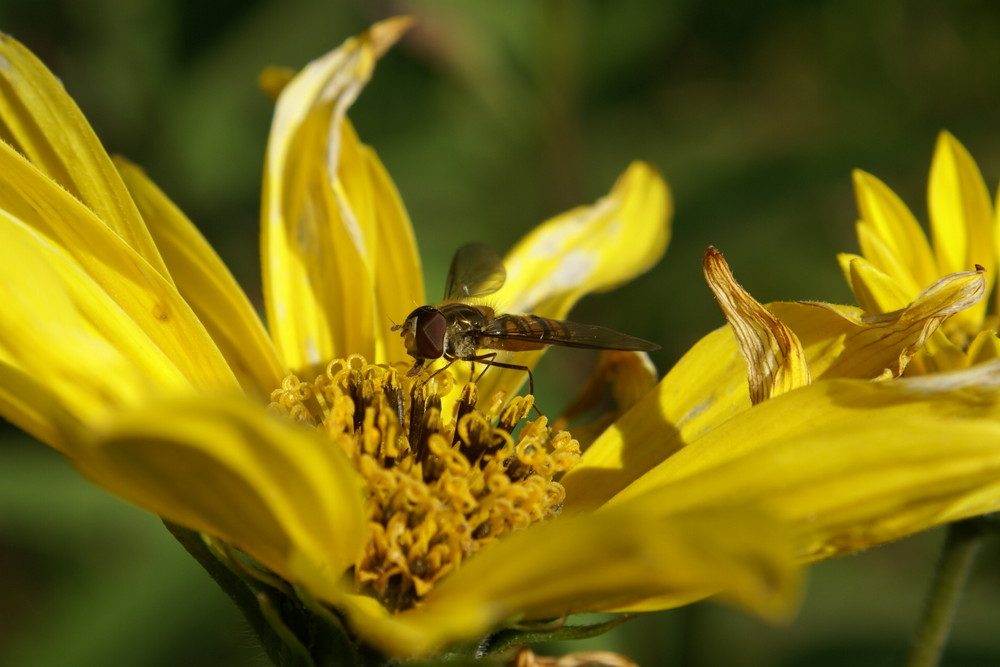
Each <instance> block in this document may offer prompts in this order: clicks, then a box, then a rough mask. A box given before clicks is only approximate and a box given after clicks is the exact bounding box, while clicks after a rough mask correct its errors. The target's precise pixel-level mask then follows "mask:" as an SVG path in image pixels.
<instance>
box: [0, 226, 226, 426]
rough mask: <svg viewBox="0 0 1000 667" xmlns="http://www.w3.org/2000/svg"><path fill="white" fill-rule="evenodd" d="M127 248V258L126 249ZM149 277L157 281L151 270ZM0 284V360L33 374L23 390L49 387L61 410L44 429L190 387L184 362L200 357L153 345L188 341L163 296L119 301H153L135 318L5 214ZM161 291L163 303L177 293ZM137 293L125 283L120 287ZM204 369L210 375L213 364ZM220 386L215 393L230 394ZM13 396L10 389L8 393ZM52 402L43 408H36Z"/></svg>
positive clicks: (192, 362) (56, 251) (139, 292)
mask: <svg viewBox="0 0 1000 667" xmlns="http://www.w3.org/2000/svg"><path fill="white" fill-rule="evenodd" d="M81 208H82V207H81ZM100 228H101V229H104V230H105V231H107V228H106V227H103V226H101V227H100ZM118 243H120V244H121V242H120V241H118ZM121 247H122V248H124V249H125V250H128V249H127V248H125V246H124V244H121ZM129 252H131V251H129ZM136 259H137V261H140V262H141V260H138V258H136ZM149 278H150V279H151V280H152V279H157V278H159V274H157V273H155V272H153V271H150V272H149ZM0 282H2V284H3V285H5V286H6V289H7V292H6V302H5V304H4V307H3V308H0V359H2V361H3V362H4V363H5V364H7V365H9V366H13V367H14V368H17V369H19V370H20V371H21V373H22V374H23V375H25V376H26V377H24V378H23V381H24V383H26V384H29V385H34V386H36V387H37V388H44V391H45V392H46V393H47V394H48V395H49V396H50V397H51V399H50V401H51V404H53V405H54V406H57V409H56V410H55V411H54V412H53V414H51V415H38V416H39V417H41V418H43V419H48V420H51V421H50V422H49V423H48V424H46V425H45V427H46V428H59V427H60V424H58V423H57V422H56V420H57V419H58V418H59V417H60V415H61V414H63V413H64V412H65V413H69V414H72V415H74V416H75V417H76V418H77V419H78V420H79V421H81V422H86V421H89V420H92V419H97V418H100V417H101V416H103V415H104V414H105V413H106V412H107V411H109V410H115V409H122V408H123V407H127V406H130V405H132V404H134V403H135V402H136V401H137V400H139V398H140V397H141V396H142V395H143V394H144V393H145V392H146V391H148V389H149V387H150V386H152V385H156V386H159V387H162V388H163V389H164V390H166V391H169V390H181V389H183V388H185V387H188V386H190V384H189V382H190V380H189V378H187V377H185V374H184V373H183V372H182V370H181V369H180V368H179V367H178V365H177V363H176V362H178V361H180V362H186V363H187V364H189V365H192V366H193V365H196V364H197V363H198V362H199V358H198V357H199V352H200V351H199V350H198V349H197V348H193V349H191V350H189V351H183V352H182V351H180V350H178V356H177V357H176V358H174V357H171V355H170V354H168V353H166V352H165V351H164V350H163V349H161V348H159V347H158V346H157V344H156V342H155V341H154V339H153V338H152V336H153V335H157V336H159V337H162V338H166V339H171V338H172V337H174V336H175V335H179V338H178V340H177V342H176V346H177V347H182V343H183V342H184V338H183V335H182V334H183V329H182V330H181V331H180V332H176V333H175V332H174V330H173V329H174V327H178V326H179V322H178V321H177V320H176V319H174V318H169V317H167V318H165V319H162V320H161V319H159V318H157V316H156V310H155V309H154V306H156V305H158V304H160V303H162V299H159V298H158V296H160V295H157V294H155V293H152V291H151V290H150V293H147V292H146V291H145V290H135V291H136V293H135V294H126V295H116V296H118V297H119V299H121V300H123V301H126V302H129V303H130V305H133V304H136V303H143V301H145V303H144V304H143V305H145V306H147V308H146V309H145V310H144V311H142V312H139V313H136V315H135V316H133V315H132V314H131V313H129V312H127V311H126V310H124V309H123V308H122V307H121V305H120V304H119V303H116V302H115V301H114V300H112V298H111V297H110V296H109V294H108V293H107V292H106V291H105V289H104V288H103V286H102V285H100V284H98V283H97V282H96V281H95V280H94V279H93V278H92V277H91V276H90V275H88V274H87V273H86V272H84V271H83V270H82V269H81V268H80V267H79V266H78V265H77V264H76V263H75V262H74V261H73V260H72V259H71V258H69V257H68V256H66V255H65V254H64V253H63V252H62V249H61V248H59V247H58V246H54V245H51V244H50V243H48V242H46V240H45V239H44V238H42V237H39V236H37V235H36V234H35V233H33V232H32V230H30V229H29V228H28V227H26V226H24V225H22V223H21V221H19V220H17V219H15V218H12V217H10V216H9V215H8V214H7V213H6V212H4V211H0ZM162 287H163V290H162V292H161V295H162V294H163V293H166V292H167V290H170V289H172V288H170V287H169V286H166V285H165V284H164V285H162ZM129 288H130V285H129V284H128V283H127V282H124V280H123V284H122V285H121V289H122V290H123V291H125V290H128V289H129ZM168 312H169V311H168ZM157 328H159V331H157ZM182 354H183V356H181V355H182ZM205 365H206V369H205V371H206V372H210V371H209V369H210V364H209V362H208V359H207V358H206V359H205ZM223 369H225V367H224V366H223ZM195 379H199V380H200V379H207V378H198V377H196V378H195ZM218 379H219V380H220V382H219V384H218V385H217V386H226V384H225V382H224V381H222V378H218ZM14 380H15V381H17V378H14ZM230 382H232V377H231V376H230ZM233 384H235V383H233ZM11 390H12V388H11V387H6V386H5V387H4V389H3V393H5V394H6V393H7V392H9V391H11ZM19 400H21V399H19V398H14V399H12V400H8V401H7V402H8V403H15V404H16V403H17V402H18V401H19ZM48 402H49V401H38V402H37V403H35V404H34V405H33V410H36V411H37V410H40V409H42V408H43V406H45V405H46V403H48ZM28 430H30V431H31V432H32V433H36V432H37V431H36V429H35V428H29V429H28ZM50 444H51V443H50Z"/></svg>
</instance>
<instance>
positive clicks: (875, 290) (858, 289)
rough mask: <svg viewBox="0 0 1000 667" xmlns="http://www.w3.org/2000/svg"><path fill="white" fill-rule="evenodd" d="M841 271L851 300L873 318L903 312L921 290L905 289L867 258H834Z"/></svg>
mask: <svg viewBox="0 0 1000 667" xmlns="http://www.w3.org/2000/svg"><path fill="white" fill-rule="evenodd" d="M837 261H838V262H839V263H840V270H841V271H843V272H844V277H845V278H847V282H848V284H849V285H850V286H851V291H852V292H854V298H856V299H857V300H858V305H859V306H861V309H862V310H864V311H865V312H866V313H869V314H872V315H876V314H879V313H888V312H890V311H893V310H898V309H900V308H905V307H906V306H907V305H908V304H909V303H910V301H912V300H913V297H914V296H916V295H917V293H918V292H919V291H920V289H921V288H922V286H918V285H910V284H909V281H907V284H906V285H905V286H904V285H902V284H900V282H899V281H898V280H896V279H895V278H893V277H892V276H891V275H889V274H888V273H886V272H884V271H882V270H881V269H879V268H878V266H877V265H876V264H875V263H873V262H871V261H869V260H868V255H867V253H866V255H865V256H864V257H860V256H858V255H853V254H850V253H840V254H838V255H837Z"/></svg>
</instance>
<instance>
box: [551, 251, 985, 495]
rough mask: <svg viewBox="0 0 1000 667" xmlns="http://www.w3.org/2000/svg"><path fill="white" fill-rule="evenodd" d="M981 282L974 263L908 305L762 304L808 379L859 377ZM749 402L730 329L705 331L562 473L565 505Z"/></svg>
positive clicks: (628, 474)
mask: <svg viewBox="0 0 1000 667" xmlns="http://www.w3.org/2000/svg"><path fill="white" fill-rule="evenodd" d="M983 285H984V280H983V278H982V276H981V274H979V273H978V272H975V271H972V272H965V273H961V274H956V275H955V276H948V277H946V278H943V279H942V280H940V281H938V282H937V283H935V285H933V286H931V288H928V289H927V290H925V291H924V293H923V294H922V295H921V296H920V298H918V299H917V301H915V302H914V303H913V304H912V305H911V306H909V307H908V308H906V309H903V310H901V311H897V312H895V313H889V314H886V315H882V316H878V317H874V318H869V317H865V315H864V313H863V312H861V311H860V310H858V309H856V308H851V307H848V306H835V305H832V304H825V303H814V302H801V303H773V304H770V305H769V306H768V309H769V310H770V311H771V313H773V315H774V316H775V317H776V318H777V319H778V320H780V321H781V322H783V323H784V325H785V326H787V327H788V328H789V329H790V330H791V331H792V332H794V334H795V336H796V337H797V338H798V340H799V341H800V343H801V345H802V349H803V352H804V354H805V359H806V361H807V363H808V366H809V369H810V372H811V374H812V377H813V379H814V381H815V380H819V379H831V378H839V377H848V378H863V379H866V380H867V379H873V378H877V377H880V376H882V375H883V373H884V372H885V371H886V370H888V373H889V376H897V375H899V374H900V373H901V372H902V370H903V369H904V368H905V367H906V363H907V362H908V360H909V359H910V357H911V356H912V355H913V354H914V353H915V352H916V351H918V350H920V349H921V345H922V344H924V342H926V340H927V337H928V335H930V334H931V333H933V332H934V331H935V327H936V326H937V325H938V324H940V321H941V320H942V319H943V318H945V317H947V316H948V315H949V314H951V313H954V312H956V309H961V308H962V307H965V306H967V305H968V303H969V302H971V301H974V300H975V299H977V298H981V296H982V294H981V291H982V289H983ZM945 343H947V340H945ZM959 352H960V351H959ZM944 353H945V351H942V352H941V354H944ZM750 405H751V404H750V400H749V394H748V392H747V378H746V363H745V362H744V361H743V359H742V357H741V355H740V353H739V350H738V348H737V346H736V343H735V339H734V337H733V335H732V333H731V332H730V331H729V330H728V328H724V329H719V330H717V331H714V332H712V333H711V334H709V335H707V336H705V337H704V338H703V339H702V340H700V341H698V343H697V344H695V346H694V347H692V348H691V349H690V350H689V351H688V353H687V354H685V355H684V357H682V358H681V360H680V361H679V362H677V364H676V365H675V366H674V368H673V369H671V371H670V372H669V373H668V374H667V375H666V376H665V377H664V378H663V380H662V381H661V382H660V384H659V385H657V387H656V388H655V389H654V390H653V391H652V392H650V394H649V395H648V396H646V397H645V398H644V399H643V400H642V401H641V402H639V403H638V404H637V405H636V406H635V407H634V408H633V409H632V410H631V411H630V412H628V413H627V414H626V415H625V416H624V417H622V418H621V419H619V420H618V422H616V423H615V424H613V425H612V426H611V427H609V428H608V429H607V430H606V431H605V432H604V433H602V434H601V436H600V437H598V438H597V440H595V441H594V443H593V444H592V445H591V446H590V448H588V449H587V451H586V452H585V453H584V455H583V459H582V460H581V462H580V464H579V465H577V466H576V467H575V468H573V469H572V470H571V471H570V472H569V473H567V474H566V476H565V477H564V478H563V480H562V484H563V486H564V487H565V488H566V492H567V506H570V505H572V506H574V507H577V508H584V509H587V508H593V507H596V506H598V505H600V504H601V503H603V502H605V501H606V500H607V499H608V498H610V497H611V496H612V495H613V494H614V493H616V492H617V491H619V490H620V489H622V488H623V487H624V486H625V485H627V484H628V483H629V482H631V481H632V480H634V479H636V478H637V477H639V476H640V475H642V474H643V473H645V472H646V471H647V470H649V469H650V468H652V467H654V466H656V465H657V464H658V463H660V462H661V461H664V460H666V459H667V458H668V457H671V456H673V455H675V453H676V452H677V451H678V450H680V449H682V448H683V447H685V446H687V445H688V443H691V442H693V441H695V440H697V439H698V438H701V437H703V436H704V435H705V434H706V433H709V432H711V431H712V430H713V429H715V428H717V427H718V426H719V425H720V424H723V423H726V422H727V421H728V420H730V419H731V418H733V417H734V416H735V415H737V414H740V413H742V412H744V411H746V410H747V409H749V408H750Z"/></svg>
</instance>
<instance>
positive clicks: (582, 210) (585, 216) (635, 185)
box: [480, 162, 673, 396]
mask: <svg viewBox="0 0 1000 667" xmlns="http://www.w3.org/2000/svg"><path fill="white" fill-rule="evenodd" d="M672 214H673V203H672V200H671V197H670V190H669V189H668V187H667V184H666V182H665V181H664V180H663V178H662V177H661V176H660V175H659V173H658V172H657V171H656V170H655V169H654V168H653V167H652V166H650V165H649V164H646V163H644V162H634V163H632V164H631V165H629V167H628V169H627V170H626V171H625V172H624V173H623V174H622V175H621V176H620V177H619V178H618V180H617V182H616V183H615V185H614V187H613V188H612V189H611V192H610V193H609V194H608V195H607V196H605V197H603V198H602V199H600V200H598V201H597V202H596V203H595V204H593V205H592V206H581V207H578V208H575V209H573V210H571V211H567V212H566V213H563V214H561V215H558V216H556V217H554V218H552V219H551V220H548V221H547V222H545V223H544V224H542V225H541V226H539V227H538V228H537V229H535V230H534V231H533V232H531V233H530V234H528V235H527V236H526V237H525V238H524V239H522V240H521V241H520V243H518V244H517V245H516V246H515V247H514V249H513V250H511V251H510V253H509V254H508V255H507V257H506V258H505V260H504V264H505V266H506V268H507V281H506V283H505V284H504V286H503V288H502V289H501V290H500V291H499V292H498V293H497V294H496V295H495V298H494V297H491V301H495V303H496V304H498V305H499V306H500V307H501V308H502V309H503V310H504V311H505V312H510V313H533V314H535V315H541V316H542V317H551V318H555V319H566V316H567V314H568V313H569V311H570V309H571V308H572V307H573V306H574V305H575V304H576V302H577V301H578V300H579V299H580V298H581V297H583V296H584V295H585V294H588V293H590V292H602V291H606V290H609V289H612V288H614V287H617V286H618V285H621V284H622V283H624V282H626V281H628V280H631V279H632V278H634V277H635V276H637V275H639V274H640V273H642V272H644V271H646V270H648V269H649V268H650V267H652V266H653V264H655V263H656V262H657V261H658V260H659V259H660V257H661V256H662V255H663V252H664V250H665V249H666V247H667V242H668V241H669V239H670V218H671V216H672ZM541 354H542V353H541V352H523V353H519V354H518V355H517V359H516V362H515V363H517V364H520V365H524V366H528V367H532V366H534V364H535V363H536V362H537V360H538V357H539V356H541ZM524 379H525V374H524V372H523V371H511V370H501V369H499V368H495V369H491V370H490V372H489V373H487V374H486V375H485V376H484V377H483V379H482V381H481V382H480V393H481V394H482V395H483V396H491V395H492V394H493V393H494V392H495V391H497V390H499V389H501V388H503V389H504V390H506V391H507V392H513V391H514V390H515V389H516V388H517V387H519V386H520V385H521V383H522V382H523V381H524Z"/></svg>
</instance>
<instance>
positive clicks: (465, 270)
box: [444, 243, 507, 300]
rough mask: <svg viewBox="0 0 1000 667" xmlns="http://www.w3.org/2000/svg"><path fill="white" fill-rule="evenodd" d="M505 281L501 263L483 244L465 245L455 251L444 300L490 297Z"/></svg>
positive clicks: (491, 249)
mask: <svg viewBox="0 0 1000 667" xmlns="http://www.w3.org/2000/svg"><path fill="white" fill-rule="evenodd" d="M505 280H507V269H505V268H504V265H503V260H501V259H500V256H499V255H497V254H496V252H494V250H493V248H491V247H489V246H488V245H486V244H485V243H466V244H465V245H463V246H462V247H461V248H459V249H458V250H456V251H455V256H454V257H453V258H452V260H451V268H450V269H449V270H448V282H447V283H446V284H445V290H444V298H445V299H447V300H452V299H458V300H461V299H467V298H470V297H478V296H488V295H490V294H493V293H494V292H496V291H497V290H499V289H500V288H501V287H503V284H504V281H505Z"/></svg>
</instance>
